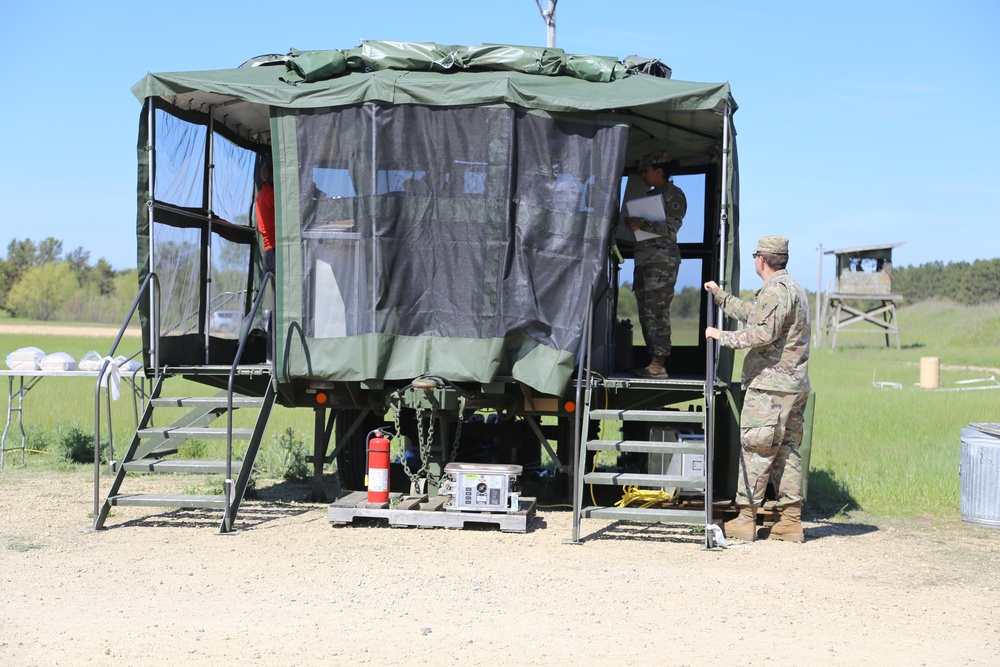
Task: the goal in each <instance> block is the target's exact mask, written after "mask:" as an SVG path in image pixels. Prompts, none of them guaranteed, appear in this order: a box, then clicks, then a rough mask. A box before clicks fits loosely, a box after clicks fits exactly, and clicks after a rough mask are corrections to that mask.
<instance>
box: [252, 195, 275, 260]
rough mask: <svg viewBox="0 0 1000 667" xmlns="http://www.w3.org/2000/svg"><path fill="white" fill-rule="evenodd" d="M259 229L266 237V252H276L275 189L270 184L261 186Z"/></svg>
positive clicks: (258, 207) (256, 204)
mask: <svg viewBox="0 0 1000 667" xmlns="http://www.w3.org/2000/svg"><path fill="white" fill-rule="evenodd" d="M254 207H255V208H256V210H257V229H259V230H260V233H261V236H263V237H264V250H274V188H273V187H271V184H270V183H265V184H264V185H262V186H261V188H260V191H259V192H258V193H257V202H256V203H255V204H254Z"/></svg>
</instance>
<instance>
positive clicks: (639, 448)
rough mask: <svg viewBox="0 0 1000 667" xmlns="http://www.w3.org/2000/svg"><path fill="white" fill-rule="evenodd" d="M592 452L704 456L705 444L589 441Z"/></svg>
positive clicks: (588, 446)
mask: <svg viewBox="0 0 1000 667" xmlns="http://www.w3.org/2000/svg"><path fill="white" fill-rule="evenodd" d="M587 451H590V452H645V453H647V454H704V453H705V443H704V442H700V441H689V442H651V441H648V440H588V441H587Z"/></svg>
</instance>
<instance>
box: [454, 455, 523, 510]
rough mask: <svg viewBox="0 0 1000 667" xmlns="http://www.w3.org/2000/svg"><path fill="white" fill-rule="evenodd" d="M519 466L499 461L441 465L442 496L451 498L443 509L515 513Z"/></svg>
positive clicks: (517, 498)
mask: <svg viewBox="0 0 1000 667" xmlns="http://www.w3.org/2000/svg"><path fill="white" fill-rule="evenodd" d="M521 472H522V468H521V466H519V465H509V464H499V463H456V462H452V463H449V464H448V465H446V466H445V467H444V474H445V482H444V484H443V485H442V487H441V491H440V493H441V495H448V496H451V498H450V499H449V500H448V501H447V502H446V503H445V505H444V508H445V509H446V510H452V511H474V512H508V513H509V512H516V511H518V509H519V505H518V503H519V501H520V492H519V488H518V477H520V476H521Z"/></svg>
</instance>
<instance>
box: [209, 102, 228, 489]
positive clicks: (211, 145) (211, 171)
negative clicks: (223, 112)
mask: <svg viewBox="0 0 1000 667" xmlns="http://www.w3.org/2000/svg"><path fill="white" fill-rule="evenodd" d="M206 142H207V145H206V147H205V149H206V150H205V155H206V158H207V159H206V164H205V209H206V211H207V212H208V235H207V238H206V244H207V247H206V251H207V252H206V258H205V313H204V316H205V320H204V321H205V365H206V366H207V365H208V363H209V360H210V357H211V350H210V349H209V347H210V344H211V331H210V324H211V310H212V221H213V220H214V219H215V215H214V214H213V213H212V183H213V181H214V180H215V108H214V107H210V108H209V112H208V137H206ZM227 479H228V478H227Z"/></svg>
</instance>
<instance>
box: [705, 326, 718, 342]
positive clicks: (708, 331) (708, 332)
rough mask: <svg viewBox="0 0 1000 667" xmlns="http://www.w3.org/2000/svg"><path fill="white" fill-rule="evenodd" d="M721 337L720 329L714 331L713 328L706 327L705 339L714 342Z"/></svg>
mask: <svg viewBox="0 0 1000 667" xmlns="http://www.w3.org/2000/svg"><path fill="white" fill-rule="evenodd" d="M721 335H722V329H716V328H715V327H706V328H705V338H706V339H708V338H714V339H715V340H719V336H721Z"/></svg>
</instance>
